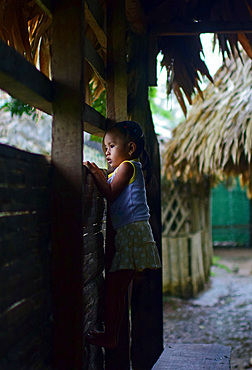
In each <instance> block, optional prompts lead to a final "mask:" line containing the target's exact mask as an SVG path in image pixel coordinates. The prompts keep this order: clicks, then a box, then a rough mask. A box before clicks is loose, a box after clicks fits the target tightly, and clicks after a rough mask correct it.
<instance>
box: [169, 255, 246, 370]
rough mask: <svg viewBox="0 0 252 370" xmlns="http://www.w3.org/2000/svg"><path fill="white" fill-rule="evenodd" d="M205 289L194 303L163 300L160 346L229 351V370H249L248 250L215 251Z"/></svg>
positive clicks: (172, 299) (181, 300)
mask: <svg viewBox="0 0 252 370" xmlns="http://www.w3.org/2000/svg"><path fill="white" fill-rule="evenodd" d="M214 255H215V256H216V258H215V259H216V260H217V259H218V260H217V261H216V262H215V265H214V266H212V269H211V277H210V281H209V284H208V285H207V286H206V289H205V290H204V291H203V292H202V293H200V294H199V295H198V296H197V297H196V298H195V299H190V300H183V299H177V298H171V297H164V345H165V344H167V343H218V344H222V345H226V346H230V347H232V354H231V369H238V370H243V369H250V368H252V249H215V250H214Z"/></svg>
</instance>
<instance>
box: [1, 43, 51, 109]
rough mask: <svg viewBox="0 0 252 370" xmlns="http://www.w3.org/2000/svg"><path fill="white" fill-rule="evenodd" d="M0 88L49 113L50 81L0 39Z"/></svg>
mask: <svg viewBox="0 0 252 370" xmlns="http://www.w3.org/2000/svg"><path fill="white" fill-rule="evenodd" d="M0 88H1V89H2V90H4V91H6V92H7V93H8V94H10V95H11V96H13V97H14V98H17V99H19V100H22V101H23V102H24V103H26V104H29V105H31V106H33V107H35V108H38V109H40V110H42V111H44V112H46V113H48V114H51V102H52V82H51V81H50V80H49V79H48V78H47V77H46V76H45V75H44V74H43V73H41V72H40V71H39V70H37V69H36V68H35V67H34V66H33V65H32V64H31V63H29V62H28V61H27V60H26V59H25V58H24V57H23V56H22V55H20V54H19V53H18V52H16V51H15V50H14V49H12V48H11V47H9V46H8V45H7V44H5V43H4V42H3V41H1V40H0Z"/></svg>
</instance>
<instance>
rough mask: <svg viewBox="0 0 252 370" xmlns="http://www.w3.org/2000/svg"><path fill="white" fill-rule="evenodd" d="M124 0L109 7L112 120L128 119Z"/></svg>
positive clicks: (109, 90) (108, 100)
mask: <svg viewBox="0 0 252 370" xmlns="http://www.w3.org/2000/svg"><path fill="white" fill-rule="evenodd" d="M124 6H125V4H124V1H123V0H118V1H116V0H112V1H110V3H109V6H108V7H107V25H108V30H107V34H108V49H107V79H106V81H107V88H106V92H107V115H108V118H109V119H111V120H116V121H120V120H126V119H127V67H126V40H125V34H126V19H125V9H124Z"/></svg>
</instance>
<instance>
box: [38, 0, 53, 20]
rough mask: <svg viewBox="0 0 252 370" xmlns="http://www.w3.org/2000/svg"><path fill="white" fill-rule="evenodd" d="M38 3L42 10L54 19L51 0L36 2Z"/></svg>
mask: <svg viewBox="0 0 252 370" xmlns="http://www.w3.org/2000/svg"><path fill="white" fill-rule="evenodd" d="M36 3H37V4H38V5H39V6H40V8H41V9H42V10H43V11H44V12H45V13H46V14H47V15H49V17H50V18H52V4H51V0H36Z"/></svg>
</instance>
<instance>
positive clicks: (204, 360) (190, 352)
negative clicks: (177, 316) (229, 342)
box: [152, 343, 231, 370]
mask: <svg viewBox="0 0 252 370" xmlns="http://www.w3.org/2000/svg"><path fill="white" fill-rule="evenodd" d="M230 355H231V347H227V346H222V345H219V344H180V343H179V344H175V343H171V344H168V345H167V346H166V347H165V349H164V351H163V353H162V355H161V356H160V358H159V359H158V361H157V362H156V364H155V365H154V366H153V368H152V370H164V369H166V370H176V369H179V370H229V369H230Z"/></svg>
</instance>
